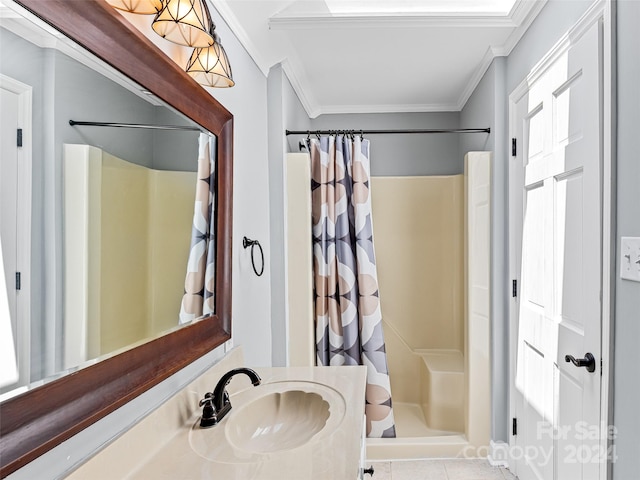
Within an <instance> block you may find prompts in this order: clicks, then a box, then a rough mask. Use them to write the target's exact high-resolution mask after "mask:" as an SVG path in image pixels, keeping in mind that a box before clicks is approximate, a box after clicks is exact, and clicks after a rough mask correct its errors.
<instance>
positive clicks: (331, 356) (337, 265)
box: [309, 136, 396, 438]
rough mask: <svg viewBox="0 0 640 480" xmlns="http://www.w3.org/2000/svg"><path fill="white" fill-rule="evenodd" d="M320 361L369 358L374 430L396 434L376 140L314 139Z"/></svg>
mask: <svg viewBox="0 0 640 480" xmlns="http://www.w3.org/2000/svg"><path fill="white" fill-rule="evenodd" d="M309 152H310V154H311V191H312V207H311V209H312V217H313V259H314V262H313V263H314V297H315V312H314V315H315V326H316V353H317V357H316V362H317V364H318V365H322V366H326V365H365V366H366V367H367V391H366V405H365V413H366V417H367V436H369V437H375V438H380V437H395V436H396V433H395V423H394V419H393V410H392V407H391V387H390V382H389V373H388V370H387V357H386V353H385V344H384V335H383V332H382V314H381V311H380V298H379V293H378V276H377V272H376V259H375V254H374V250H373V229H372V226H371V196H370V190H369V189H370V181H369V140H365V139H361V138H359V137H355V138H349V137H347V136H329V137H321V138H320V139H310V140H309Z"/></svg>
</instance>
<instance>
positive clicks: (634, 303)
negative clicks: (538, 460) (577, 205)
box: [613, 0, 640, 480]
mask: <svg viewBox="0 0 640 480" xmlns="http://www.w3.org/2000/svg"><path fill="white" fill-rule="evenodd" d="M617 8H618V14H617V21H618V32H617V43H618V66H617V67H618V68H617V89H618V101H617V110H618V111H617V123H618V142H617V148H618V154H617V175H616V178H617V202H616V204H617V217H616V221H617V231H616V245H615V246H616V251H617V255H616V256H615V259H616V260H615V262H616V295H615V323H614V330H615V331H614V350H613V355H614V358H613V361H614V368H615V373H614V376H613V382H614V388H613V394H614V400H613V421H614V424H615V426H616V428H617V437H616V438H615V440H614V446H615V449H616V454H617V455H618V459H617V461H616V462H615V463H614V464H613V478H614V479H615V480H627V479H630V478H638V475H639V473H638V472H640V435H639V432H640V412H638V398H640V373H638V362H637V356H638V344H639V343H640V283H636V282H630V281H628V280H621V279H620V272H619V268H620V260H619V255H620V252H619V250H618V249H619V247H620V237H622V236H635V237H640V154H639V153H638V141H637V139H638V130H639V129H640V29H639V26H640V2H638V1H637V0H624V1H619V2H618V4H617Z"/></svg>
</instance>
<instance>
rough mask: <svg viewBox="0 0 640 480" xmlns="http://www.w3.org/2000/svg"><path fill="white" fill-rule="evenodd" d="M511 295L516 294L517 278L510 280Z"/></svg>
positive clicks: (514, 295)
mask: <svg viewBox="0 0 640 480" xmlns="http://www.w3.org/2000/svg"><path fill="white" fill-rule="evenodd" d="M511 296H512V297H517V296H518V280H511Z"/></svg>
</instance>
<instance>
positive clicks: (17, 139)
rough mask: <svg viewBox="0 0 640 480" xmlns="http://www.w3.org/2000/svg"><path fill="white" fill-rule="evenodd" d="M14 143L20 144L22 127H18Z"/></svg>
mask: <svg viewBox="0 0 640 480" xmlns="http://www.w3.org/2000/svg"><path fill="white" fill-rule="evenodd" d="M16 145H18V146H19V147H21V146H22V129H21V128H19V129H18V132H17V136H16Z"/></svg>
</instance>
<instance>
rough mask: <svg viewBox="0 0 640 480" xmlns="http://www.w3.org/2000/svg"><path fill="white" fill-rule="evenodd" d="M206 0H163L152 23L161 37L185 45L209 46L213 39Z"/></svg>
mask: <svg viewBox="0 0 640 480" xmlns="http://www.w3.org/2000/svg"><path fill="white" fill-rule="evenodd" d="M205 1H206V0H165V1H164V6H163V7H162V10H160V11H159V12H158V14H157V15H156V17H155V19H154V20H153V23H152V25H151V26H152V28H153V30H154V31H155V32H156V33H157V34H158V35H160V36H161V37H162V38H165V39H166V40H169V41H171V42H173V43H177V44H179V45H184V46H186V47H209V46H211V45H213V43H214V40H213V37H212V36H211V35H210V33H209V32H210V31H211V30H212V28H211V26H212V22H211V17H210V15H209V10H208V9H207V7H206V5H205V4H204V2H205Z"/></svg>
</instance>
